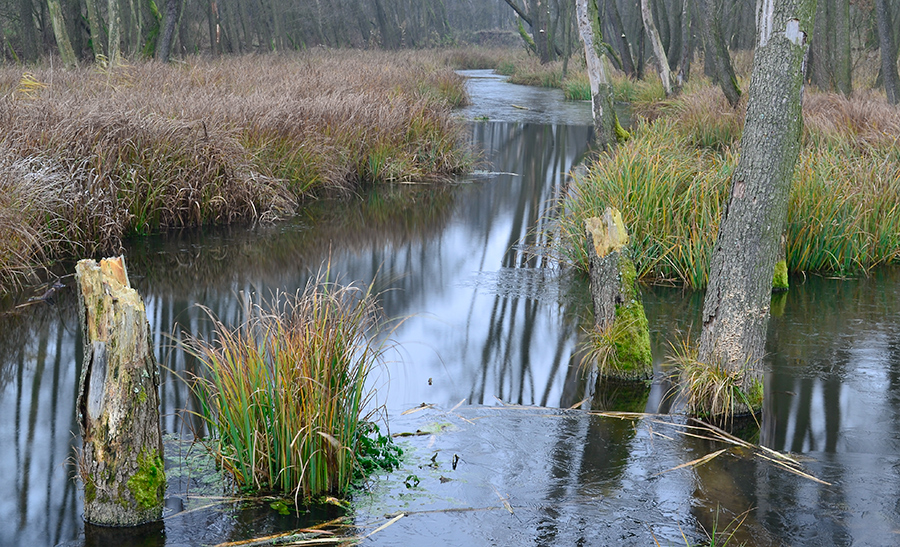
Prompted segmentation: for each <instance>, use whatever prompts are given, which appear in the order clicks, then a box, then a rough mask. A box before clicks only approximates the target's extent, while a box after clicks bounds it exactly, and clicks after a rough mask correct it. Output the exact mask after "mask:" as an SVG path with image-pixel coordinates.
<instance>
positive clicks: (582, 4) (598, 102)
mask: <svg viewBox="0 0 900 547" xmlns="http://www.w3.org/2000/svg"><path fill="white" fill-rule="evenodd" d="M597 13H598V10H597V0H576V1H575V17H576V18H577V20H578V32H579V34H580V35H581V42H582V44H584V56H585V60H586V61H587V71H588V79H589V80H590V83H591V98H592V102H593V107H594V110H593V112H594V143H595V144H596V145H597V146H598V147H599V148H600V149H601V150H606V149H608V148H611V147H613V146H615V144H616V126H617V122H616V113H615V111H614V110H613V106H612V86H611V85H610V83H609V76H608V75H607V74H606V67H605V66H604V64H603V55H604V53H603V48H602V45H601V44H602V43H603V35H602V34H601V32H600V21H599V20H598V18H597Z"/></svg>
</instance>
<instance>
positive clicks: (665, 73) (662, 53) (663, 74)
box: [641, 0, 675, 97]
mask: <svg viewBox="0 0 900 547" xmlns="http://www.w3.org/2000/svg"><path fill="white" fill-rule="evenodd" d="M641 18H642V19H643V20H644V28H645V29H646V30H647V37H648V38H649V39H650V49H651V51H653V58H654V59H655V60H656V67H657V70H658V71H659V79H660V80H662V85H663V89H664V90H665V92H666V97H671V96H672V94H673V93H675V87H674V85H673V80H672V69H671V68H669V58H668V57H667V56H666V50H665V49H664V48H663V44H662V40H661V39H660V37H659V31H657V30H656V24H655V23H654V21H653V12H652V11H651V9H650V0H641Z"/></svg>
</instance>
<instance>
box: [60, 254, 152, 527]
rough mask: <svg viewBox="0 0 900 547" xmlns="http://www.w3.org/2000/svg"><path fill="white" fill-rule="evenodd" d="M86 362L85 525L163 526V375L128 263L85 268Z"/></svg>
mask: <svg viewBox="0 0 900 547" xmlns="http://www.w3.org/2000/svg"><path fill="white" fill-rule="evenodd" d="M75 279H76V281H77V283H78V289H77V293H78V304H79V319H80V321H81V328H82V332H83V335H84V337H83V340H84V341H83V344H84V361H83V365H82V371H81V381H80V385H79V391H78V403H77V413H78V423H79V426H80V428H81V436H82V450H81V453H80V454H79V461H78V473H79V476H80V478H81V480H82V482H83V483H84V519H85V520H86V521H87V522H90V523H93V524H98V525H101V526H137V525H140V524H145V523H148V522H152V521H156V520H159V519H161V518H162V513H163V508H164V507H165V500H164V496H165V491H166V474H165V470H164V464H163V445H162V435H161V434H160V427H159V392H158V385H159V371H158V367H157V364H156V360H155V359H154V357H153V352H152V350H151V348H150V340H151V338H150V328H149V325H148V323H147V315H146V312H145V310H144V302H143V300H141V297H140V295H138V293H137V291H135V290H134V289H132V288H131V286H130V285H129V283H128V274H127V272H126V270H125V262H124V259H123V258H121V257H119V258H115V259H105V260H101V261H100V263H99V264H97V263H96V262H94V261H93V260H82V261H79V262H78V264H77V266H76V267H75Z"/></svg>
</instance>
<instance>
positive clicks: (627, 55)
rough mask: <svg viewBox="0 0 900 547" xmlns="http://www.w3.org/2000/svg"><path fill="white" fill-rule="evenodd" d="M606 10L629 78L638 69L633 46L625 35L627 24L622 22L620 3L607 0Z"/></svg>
mask: <svg viewBox="0 0 900 547" xmlns="http://www.w3.org/2000/svg"><path fill="white" fill-rule="evenodd" d="M606 12H607V14H608V15H609V20H610V24H611V25H612V29H613V35H614V36H613V42H614V43H615V44H616V49H617V50H618V52H619V58H620V59H621V60H622V70H623V71H624V72H625V75H626V76H628V77H629V78H634V77H635V76H636V75H637V71H636V70H635V68H634V56H633V55H632V54H631V47H630V46H629V44H628V39H627V38H626V36H625V25H623V24H622V16H621V14H620V13H619V5H618V4H616V0H606Z"/></svg>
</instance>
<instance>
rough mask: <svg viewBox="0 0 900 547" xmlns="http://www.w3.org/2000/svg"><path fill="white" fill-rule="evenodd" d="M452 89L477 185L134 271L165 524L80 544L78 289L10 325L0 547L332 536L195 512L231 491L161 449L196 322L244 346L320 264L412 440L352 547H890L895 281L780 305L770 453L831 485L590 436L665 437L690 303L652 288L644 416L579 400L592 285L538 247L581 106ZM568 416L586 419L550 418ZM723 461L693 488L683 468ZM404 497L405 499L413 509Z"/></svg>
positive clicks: (895, 441) (584, 121)
mask: <svg viewBox="0 0 900 547" xmlns="http://www.w3.org/2000/svg"><path fill="white" fill-rule="evenodd" d="M468 75H469V76H470V77H471V80H470V84H469V85H470V93H471V95H472V98H473V105H472V106H471V107H468V108H466V109H465V110H463V111H461V113H460V115H461V116H465V117H466V118H467V119H469V120H477V121H475V122H472V123H471V125H470V127H471V129H470V132H469V142H470V144H471V146H472V147H473V148H474V149H475V150H478V151H480V153H481V155H482V156H481V157H482V161H481V163H480V165H479V166H478V171H476V173H474V174H473V175H472V176H470V177H467V178H466V179H464V180H460V181H458V182H457V183H455V184H452V185H449V186H441V187H436V186H432V185H427V184H421V185H402V186H398V187H393V188H385V189H380V190H379V191H377V192H373V193H370V194H367V195H365V196H363V197H361V198H360V199H358V200H356V201H354V202H352V203H349V204H348V203H319V204H316V206H314V207H311V208H310V209H309V210H307V211H306V212H305V213H304V215H303V216H301V217H300V218H297V219H294V220H292V221H290V222H285V223H281V224H277V225H272V226H258V227H254V228H250V229H248V228H230V229H216V230H199V231H191V232H184V233H179V234H169V235H166V236H161V237H155V238H149V239H145V240H142V241H139V242H135V243H134V244H133V246H132V247H131V248H130V249H129V252H128V255H127V260H128V266H129V273H130V276H131V279H132V282H133V283H134V284H135V285H136V287H137V288H138V290H139V291H140V292H141V294H142V295H143V296H144V298H145V301H146V304H147V310H148V316H149V320H150V323H151V329H152V332H153V336H154V343H155V344H156V347H157V348H158V349H157V357H158V359H159V361H160V362H161V363H163V364H164V365H165V366H166V367H167V369H166V370H165V371H164V372H163V384H162V386H161V395H162V411H163V415H164V421H163V428H164V430H165V432H166V433H167V434H169V435H170V444H169V445H168V446H169V447H170V448H172V451H170V453H169V454H168V457H169V458H170V464H171V465H173V467H177V469H178V473H177V474H175V475H173V477H172V480H171V484H170V496H171V502H172V503H171V506H172V511H171V515H170V516H169V517H168V518H167V519H166V520H165V521H164V523H163V524H162V525H160V526H157V527H153V528H151V529H147V530H142V531H141V532H140V535H139V536H137V537H126V536H124V535H113V536H109V535H104V534H103V533H101V532H103V531H102V530H101V531H98V530H96V529H93V528H90V527H88V530H85V526H84V524H83V523H82V520H81V510H82V509H81V496H82V493H81V491H80V486H79V485H78V484H77V483H76V482H75V481H74V480H73V478H72V475H73V473H74V470H73V468H72V466H71V465H70V460H71V458H72V456H73V447H75V446H79V444H80V441H79V439H78V438H77V436H76V434H77V424H76V423H75V417H74V406H75V397H76V394H77V388H78V386H77V381H78V375H79V373H80V368H81V363H80V360H81V349H80V343H81V341H80V329H79V327H78V321H77V317H76V314H75V309H74V308H75V296H74V293H73V292H72V289H71V281H69V285H70V286H69V287H68V288H66V289H63V290H61V291H59V293H58V294H57V295H56V297H55V298H54V300H53V301H52V302H39V303H34V304H31V305H25V306H23V307H20V308H12V307H11V308H10V309H7V310H5V311H3V312H2V313H0V415H2V416H4V419H3V421H2V422H0V492H4V493H6V495H5V496H3V497H2V498H0V522H2V525H0V546H6V545H10V546H13V545H57V544H66V545H73V546H74V545H106V544H117V545H138V544H140V545H197V544H215V543H218V542H223V541H236V540H243V539H247V538H251V537H257V536H261V535H265V534H266V533H271V532H273V531H277V530H285V529H292V528H298V527H301V526H305V525H309V524H311V523H315V522H320V521H322V520H327V519H329V518H334V517H335V516H337V515H340V514H341V511H340V510H339V509H336V508H330V509H317V510H316V511H314V512H313V513H311V514H308V515H304V516H303V517H301V518H295V517H290V516H289V517H282V516H280V515H278V514H277V513H274V512H273V511H271V510H269V509H267V506H266V505H265V504H259V505H258V506H252V507H251V508H250V509H249V510H248V509H247V508H246V507H244V508H238V507H237V506H236V505H234V504H210V503H205V502H202V501H199V500H201V498H200V497H199V494H216V493H221V484H216V483H215V481H207V480H206V479H207V478H208V477H205V476H204V475H203V474H202V472H200V471H196V474H195V475H193V476H192V475H190V473H187V472H185V468H187V467H189V466H187V465H186V464H185V460H183V459H180V456H182V455H183V454H184V453H189V454H192V455H195V454H196V451H197V449H194V451H193V452H188V447H186V446H184V445H181V444H177V443H176V442H175V440H174V439H175V437H182V438H189V437H191V436H192V434H193V432H194V431H198V430H199V429H200V428H199V425H198V424H196V423H193V422H192V421H191V420H190V419H189V417H186V415H185V414H184V413H183V412H181V410H182V409H185V408H191V407H192V401H191V398H190V396H189V391H188V390H187V389H186V388H185V386H184V385H183V383H182V382H181V381H180V380H179V379H178V378H177V376H176V374H174V372H177V373H183V372H184V371H190V370H192V369H193V367H194V366H195V364H194V363H193V362H192V360H191V359H190V358H189V357H187V356H186V355H185V354H184V353H183V352H181V351H180V350H178V341H179V339H180V337H181V332H182V330H186V331H188V332H190V333H192V334H194V335H208V334H209V332H210V331H211V324H210V321H209V320H208V319H207V317H206V316H205V314H204V312H203V311H201V310H200V309H199V308H198V307H197V304H202V305H204V306H206V307H208V308H209V309H210V310H211V311H212V312H213V313H215V314H216V315H217V316H218V317H219V318H221V319H222V320H223V321H225V322H226V323H232V324H234V323H237V322H238V321H240V319H241V317H242V313H243V312H242V310H243V305H242V298H243V296H242V295H249V294H253V295H258V296H259V297H261V298H268V297H270V295H271V294H272V292H273V291H276V290H282V291H287V292H294V291H296V290H297V289H299V288H302V287H303V286H304V285H305V284H306V283H307V281H308V280H309V279H310V278H313V277H315V276H316V275H317V273H318V272H320V271H322V269H323V268H324V267H325V266H324V265H325V264H330V266H329V269H330V274H329V275H330V276H331V278H332V279H338V280H340V281H343V282H345V283H350V282H352V283H356V284H359V285H361V286H368V285H369V284H372V285H373V286H374V288H375V290H376V292H378V293H379V295H380V297H379V302H380V304H381V306H382V307H383V308H384V311H385V313H386V315H387V316H388V317H391V318H394V319H395V320H396V325H397V326H396V328H395V330H393V331H392V332H391V333H390V345H391V346H390V347H391V348H393V349H391V350H390V351H389V352H388V354H387V358H386V362H385V365H384V367H382V368H381V369H380V370H379V373H378V374H377V375H376V376H375V377H373V378H372V380H371V387H372V388H373V389H374V390H375V392H376V394H377V395H376V401H377V403H378V404H380V405H383V406H384V408H385V409H386V413H387V416H388V418H389V422H390V424H391V430H392V431H393V432H395V433H401V432H415V431H417V430H418V431H419V432H424V433H425V434H420V435H414V436H412V437H402V438H399V439H398V441H399V442H402V444H403V446H405V448H406V449H407V452H408V454H409V457H408V458H407V461H406V462H405V463H404V468H403V469H402V470H400V471H398V472H396V473H394V474H393V475H391V476H390V477H384V478H382V479H380V480H379V481H376V483H375V488H374V489H373V490H372V492H370V493H368V494H365V495H358V496H357V498H356V499H355V504H354V507H355V515H356V523H357V525H358V526H359V530H361V531H362V533H366V532H370V531H372V530H374V529H376V528H377V527H378V526H380V525H382V524H384V523H385V521H386V520H387V518H386V517H385V515H394V514H398V512H403V513H404V514H405V515H406V516H404V517H402V518H400V519H399V520H397V521H395V522H394V523H393V524H392V525H391V526H389V527H387V528H385V529H383V530H380V531H378V532H377V533H376V534H373V535H372V536H371V537H369V538H368V539H366V540H365V542H366V543H371V544H378V545H409V544H416V543H421V542H422V541H425V538H436V539H437V541H438V543H441V544H447V545H458V544H463V543H470V544H473V545H514V544H515V545H519V544H532V545H554V544H557V545H571V544H576V543H584V544H612V543H614V542H615V543H617V544H629V545H654V544H655V541H657V540H658V541H659V542H660V544H662V545H678V544H683V539H682V533H684V534H685V535H686V537H687V538H689V539H690V540H691V541H694V542H699V541H702V540H703V538H704V537H705V536H704V528H705V529H706V530H712V528H713V526H714V525H715V522H716V519H717V518H718V519H719V525H718V527H719V530H721V529H722V527H723V526H724V525H725V524H727V523H728V522H731V521H732V520H733V519H735V518H738V519H739V518H740V517H739V516H740V515H742V514H744V513H745V512H746V519H745V520H744V521H743V525H742V526H741V527H740V530H739V532H738V534H737V537H736V541H738V540H739V541H743V542H746V543H747V544H748V545H832V544H833V545H849V544H859V545H889V544H893V543H894V542H895V541H896V538H897V537H898V534H900V507H898V504H900V502H898V501H897V500H898V499H900V446H898V445H900V349H898V347H900V346H898V343H897V340H898V339H900V338H898V337H900V271H898V270H896V269H885V270H879V271H876V272H874V273H873V275H872V276H871V277H868V278H862V279H854V280H833V279H823V278H819V277H809V278H806V279H795V280H793V283H794V284H793V286H792V289H791V291H790V292H789V293H788V294H787V295H785V296H784V297H783V298H779V299H778V300H777V301H776V302H774V304H773V319H772V321H771V328H770V334H769V342H768V351H769V355H768V357H767V362H766V366H767V374H766V390H767V391H766V401H765V405H766V411H765V413H764V419H763V423H762V429H761V434H760V442H761V443H762V444H763V445H765V446H767V447H770V448H773V449H775V450H780V451H792V452H796V453H798V454H800V459H801V461H802V468H803V470H804V471H805V472H807V473H810V474H812V475H814V476H815V477H816V478H818V479H820V481H824V482H827V483H829V484H827V485H826V484H823V483H822V482H815V481H813V480H810V479H808V478H805V477H802V476H800V475H797V474H793V473H790V472H788V471H785V470H784V469H782V468H780V467H777V466H775V465H773V464H772V463H771V462H769V461H767V460H765V459H764V458H762V457H760V456H756V455H754V451H753V450H751V449H747V448H733V447H729V446H727V445H725V444H723V443H719V442H710V441H702V440H698V439H694V438H692V437H689V436H687V435H685V434H684V427H683V424H684V423H685V420H684V419H683V417H680V416H678V415H673V416H669V415H661V416H658V417H644V418H633V419H629V420H621V419H618V418H611V417H607V416H602V415H598V414H590V413H589V412H588V409H628V410H638V411H646V412H650V413H657V412H661V413H663V414H666V413H667V412H668V410H669V408H671V407H672V406H673V401H674V395H673V391H672V389H671V386H670V385H669V384H668V383H667V382H666V380H665V376H666V375H665V372H666V371H664V370H663V369H662V367H661V365H659V363H660V362H661V361H662V359H663V356H664V355H665V353H666V352H668V351H669V344H670V343H677V342H678V341H679V340H681V339H683V338H684V337H686V336H690V335H691V334H692V333H693V334H694V335H695V334H696V333H697V329H698V328H699V327H698V325H699V312H700V305H701V303H702V295H700V294H696V293H688V292H684V291H682V290H680V289H671V288H659V287H645V288H644V301H645V306H646V310H647V314H648V318H649V320H650V324H651V329H652V342H653V352H654V359H655V361H656V362H657V371H658V378H657V380H656V381H655V382H654V383H653V385H652V386H648V387H647V388H646V389H641V390H638V392H637V393H623V390H622V389H621V388H615V387H614V388H612V389H607V388H605V387H604V386H594V385H592V382H590V381H589V380H588V379H587V378H586V375H585V374H584V371H583V369H582V368H580V367H579V362H578V361H579V360H578V357H577V354H578V344H579V338H580V333H581V332H582V329H583V327H584V325H583V322H584V317H585V316H586V315H587V313H588V307H589V300H588V299H589V296H588V292H587V289H586V287H585V285H584V280H583V279H581V278H580V277H579V276H577V275H573V274H572V273H571V272H568V271H567V270H566V269H565V268H560V267H559V266H558V265H556V264H554V263H553V262H550V261H548V260H547V259H546V258H545V256H544V253H543V252H542V251H543V250H544V249H545V248H546V243H547V242H546V241H544V240H543V239H542V237H543V236H541V235H539V234H541V230H540V228H541V227H542V226H543V225H544V223H547V222H552V219H553V217H554V215H555V214H557V211H555V209H554V206H553V198H554V197H555V196H556V195H558V193H559V192H560V191H561V190H562V189H563V188H564V186H565V185H566V184H567V183H568V178H567V172H568V171H569V170H570V169H571V168H572V167H573V166H574V165H576V164H577V163H578V162H579V161H580V160H581V158H582V156H583V154H584V153H585V151H586V149H587V143H588V141H589V136H590V128H589V124H590V107H589V105H588V104H586V103H572V102H565V101H563V100H562V96H561V93H560V92H559V91H558V90H547V89H537V88H529V87H522V86H514V85H510V84H506V83H505V82H503V81H502V79H501V78H498V77H495V76H492V75H490V74H489V73H485V72H484V71H473V72H469V73H468ZM23 302H24V297H23V298H22V299H20V301H19V303H23ZM173 371H174V372H173ZM423 403H424V404H425V405H426V406H425V407H423V408H421V409H419V410H418V411H417V412H409V411H410V410H413V409H416V407H419V406H420V405H422V404H423ZM520 405H521V406H520ZM524 406H528V407H539V408H523V407H524ZM572 406H578V407H580V408H581V410H573V411H566V410H556V409H565V408H569V407H572ZM674 406H675V407H677V404H675V405H674ZM723 448H724V449H726V452H723V453H722V454H721V455H720V456H718V457H716V458H714V459H712V460H711V461H709V462H708V463H705V464H704V465H700V466H696V467H683V468H680V469H675V468H677V467H678V466H680V465H682V464H684V463H686V462H690V461H693V460H696V459H697V458H700V457H702V456H704V455H706V454H711V453H714V452H716V451H718V450H720V449H723ZM191 461H193V460H191ZM410 476H415V478H416V479H417V480H416V481H414V483H413V484H410V485H409V486H410V487H408V485H407V484H406V483H409V482H410V481H409V480H407V481H406V483H404V480H405V479H408V478H409V477H410ZM186 491H187V492H188V493H186ZM202 499H204V500H207V501H208V500H210V499H213V498H202ZM204 504H206V505H210V507H207V508H202V506H203V505H204ZM197 508H200V509H197ZM182 509H195V510H194V511H190V512H188V511H183V510H182ZM428 541H434V540H433V539H429V540H428Z"/></svg>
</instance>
